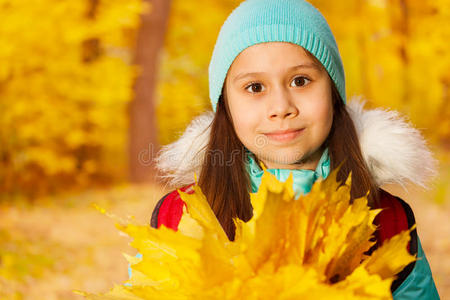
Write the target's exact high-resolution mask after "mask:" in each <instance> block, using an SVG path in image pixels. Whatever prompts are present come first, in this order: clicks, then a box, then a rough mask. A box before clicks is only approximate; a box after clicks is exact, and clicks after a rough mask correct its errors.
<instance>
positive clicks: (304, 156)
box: [224, 42, 333, 170]
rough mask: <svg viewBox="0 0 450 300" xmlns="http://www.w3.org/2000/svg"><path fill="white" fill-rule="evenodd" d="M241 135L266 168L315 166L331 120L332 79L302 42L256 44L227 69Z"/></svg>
mask: <svg viewBox="0 0 450 300" xmlns="http://www.w3.org/2000/svg"><path fill="white" fill-rule="evenodd" d="M224 96H225V98H226V101H227V103H228V107H229V110H230V113H231V118H232V122H233V126H234V129H235V131H236V133H237V136H238V137H239V139H240V140H241V142H242V143H243V144H244V146H245V147H247V148H248V149H249V150H250V151H252V152H253V153H254V154H255V155H256V156H257V157H258V159H259V160H261V161H262V162H264V164H265V165H266V166H267V167H268V168H278V169H298V168H301V169H310V170H315V168H316V166H317V164H318V162H319V160H320V157H321V155H322V149H321V145H322V144H323V142H324V141H325V139H326V138H327V136H328V134H329V132H330V129H331V125H332V122H333V106H332V96H331V80H330V77H329V76H328V73H327V71H326V70H325V68H324V67H323V66H322V65H321V64H320V63H319V62H317V61H316V60H315V59H313V58H312V57H310V56H309V55H308V54H307V52H306V51H305V50H304V49H303V48H302V47H300V46H298V45H295V44H291V43H285V42H270V43H262V44H256V45H253V46H251V47H249V48H247V49H245V50H244V51H242V52H241V53H240V54H239V55H238V56H237V57H236V59H235V60H234V62H233V64H232V65H231V67H230V69H229V70H228V74H227V78H226V80H225V89H224Z"/></svg>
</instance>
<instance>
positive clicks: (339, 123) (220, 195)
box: [198, 81, 378, 240]
mask: <svg viewBox="0 0 450 300" xmlns="http://www.w3.org/2000/svg"><path fill="white" fill-rule="evenodd" d="M331 83H332V101H333V124H332V127H331V130H330V133H329V135H328V138H327V139H326V141H325V142H324V146H327V147H328V151H329V155H330V160H331V169H332V170H333V169H335V168H336V167H340V168H339V171H338V175H337V179H338V181H340V182H345V180H346V179H347V177H348V176H349V174H350V172H351V174H352V186H351V199H352V200H353V199H355V198H358V197H361V196H365V195H366V194H367V193H368V192H369V194H368V200H369V205H370V206H371V207H375V205H376V204H377V201H378V189H377V186H376V184H375V182H374V180H373V178H372V176H371V174H370V172H369V170H368V168H367V165H366V163H365V161H364V158H363V156H362V153H361V149H360V145H359V141H358V136H357V133H356V129H355V126H354V124H353V121H352V119H351V117H350V115H349V113H348V112H347V109H346V107H345V104H344V103H343V101H342V98H341V97H340V95H339V92H338V90H337V88H336V86H335V85H334V83H333V81H331ZM211 126H212V128H211V136H210V141H209V144H208V146H207V149H206V153H207V155H206V156H205V161H204V165H203V168H202V172H201V174H200V178H199V181H198V183H199V185H200V187H201V189H202V191H203V193H204V194H205V196H206V198H207V199H208V201H209V204H210V205H211V208H212V209H213V211H214V213H215V214H216V216H217V218H218V220H219V222H220V223H221V224H222V227H223V228H224V230H225V232H226V233H227V235H228V238H229V239H230V240H233V239H234V232H235V227H234V223H233V220H232V219H233V218H235V217H238V218H239V219H241V220H243V221H248V220H249V219H250V218H251V217H252V214H253V212H252V206H251V203H250V196H249V192H250V189H251V187H250V179H249V175H248V172H247V171H246V169H245V159H246V156H245V147H244V145H243V144H242V143H241V141H240V140H239V138H238V137H237V135H236V132H235V130H234V128H233V124H232V121H231V117H230V112H229V109H228V105H227V101H226V99H225V98H224V96H223V93H222V95H221V96H220V98H219V101H218V103H217V111H216V114H215V118H214V120H213V122H212V125H211ZM218 158H219V160H220V161H219V162H217V159H218Z"/></svg>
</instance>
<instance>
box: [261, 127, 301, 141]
mask: <svg viewBox="0 0 450 300" xmlns="http://www.w3.org/2000/svg"><path fill="white" fill-rule="evenodd" d="M304 130H305V129H304V128H300V129H287V130H277V131H272V132H268V133H265V136H267V137H268V138H269V139H271V140H273V141H277V142H290V141H292V140H293V139H295V138H296V137H298V136H299V135H300V134H301V133H302V132H303V131H304Z"/></svg>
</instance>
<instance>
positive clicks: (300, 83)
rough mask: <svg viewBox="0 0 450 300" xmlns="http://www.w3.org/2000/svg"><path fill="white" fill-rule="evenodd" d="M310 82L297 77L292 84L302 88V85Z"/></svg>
mask: <svg viewBox="0 0 450 300" xmlns="http://www.w3.org/2000/svg"><path fill="white" fill-rule="evenodd" d="M310 81H311V80H309V79H308V78H306V77H303V76H298V77H295V78H294V80H293V81H292V82H293V83H294V84H295V86H304V85H307V84H308V83H309V82H310ZM291 86H292V85H291Z"/></svg>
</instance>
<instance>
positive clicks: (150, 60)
mask: <svg viewBox="0 0 450 300" xmlns="http://www.w3.org/2000/svg"><path fill="white" fill-rule="evenodd" d="M143 1H146V2H147V3H148V4H149V6H150V12H148V13H145V14H143V15H142V17H141V20H142V21H141V22H142V23H141V27H140V29H139V32H138V35H137V45H136V56H135V63H136V64H137V65H138V66H139V68H140V74H139V76H138V78H137V79H136V82H135V86H134V91H135V95H134V99H133V100H132V102H131V103H130V107H129V116H130V129H129V178H130V181H132V182H149V181H152V180H153V179H155V173H156V172H155V168H154V163H153V159H154V158H155V155H156V153H157V151H158V149H159V145H158V141H157V126H156V115H155V86H156V75H157V73H158V63H159V53H160V50H161V48H162V46H163V42H164V36H165V33H166V28H167V21H168V16H169V10H170V2H171V1H170V0H143Z"/></svg>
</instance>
